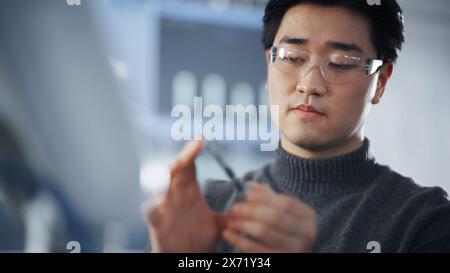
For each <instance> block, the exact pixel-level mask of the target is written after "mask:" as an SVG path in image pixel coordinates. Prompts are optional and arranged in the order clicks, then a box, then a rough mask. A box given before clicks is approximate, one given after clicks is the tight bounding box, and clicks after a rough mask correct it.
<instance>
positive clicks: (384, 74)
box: [372, 63, 394, 104]
mask: <svg viewBox="0 0 450 273" xmlns="http://www.w3.org/2000/svg"><path fill="white" fill-rule="evenodd" d="M393 71H394V65H393V64H392V63H388V64H386V65H385V66H383V67H382V68H381V70H380V74H379V75H378V82H377V90H376V92H375V96H374V97H373V99H372V104H378V103H380V101H381V98H382V97H383V94H384V90H385V89H386V85H387V82H388V81H389V79H390V78H391V76H392V72H393Z"/></svg>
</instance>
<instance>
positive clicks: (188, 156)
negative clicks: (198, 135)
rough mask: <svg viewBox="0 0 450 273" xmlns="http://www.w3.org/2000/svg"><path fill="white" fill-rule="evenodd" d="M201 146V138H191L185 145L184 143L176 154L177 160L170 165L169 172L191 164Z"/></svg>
mask: <svg viewBox="0 0 450 273" xmlns="http://www.w3.org/2000/svg"><path fill="white" fill-rule="evenodd" d="M203 146H204V144H203V140H191V141H189V142H188V143H187V144H186V145H184V147H183V149H182V150H181V152H180V154H179V155H178V158H177V160H176V161H175V163H174V164H172V166H171V167H170V173H171V174H174V173H177V172H179V171H182V170H183V169H185V168H187V167H189V166H190V165H191V164H193V163H194V160H195V158H196V157H197V156H198V155H199V154H200V152H201V151H202V149H203Z"/></svg>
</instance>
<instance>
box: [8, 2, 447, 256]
mask: <svg viewBox="0 0 450 273" xmlns="http://www.w3.org/2000/svg"><path fill="white" fill-rule="evenodd" d="M0 2H1V7H0V252H11V251H13V252H23V251H31V252H49V251H54V252H79V251H81V252H125V251H126V252H144V251H146V249H148V242H147V238H148V236H147V231H146V226H145V223H144V222H143V220H142V217H141V215H140V204H141V203H142V202H143V200H146V199H148V198H152V196H154V195H155V193H157V192H160V191H162V190H164V188H165V187H166V186H167V182H168V166H169V164H170V163H171V162H172V161H173V160H174V159H175V157H176V154H177V153H178V151H179V150H180V149H181V147H182V144H183V143H184V142H183V141H175V140H173V138H172V137H171V126H172V124H173V123H174V121H175V120H176V119H175V118H173V117H171V110H172V107H173V106H174V105H177V104H185V105H189V106H190V107H191V108H192V107H193V97H194V96H202V98H203V104H204V106H205V105H208V104H216V105H220V106H225V105H227V104H243V105H252V104H253V105H264V104H266V102H267V97H266V94H265V91H264V82H265V77H266V71H265V58H264V53H263V50H262V46H261V43H260V40H261V27H262V23H261V19H262V15H263V9H264V6H265V3H266V1H265V0H261V1H257V0H209V1H207V0H184V1H181V0H179V1H175V0H164V1H162V0H161V1H157V0H80V2H79V4H80V5H77V0H68V1H66V0H40V1H30V0H0ZM399 2H400V4H401V6H402V7H403V9H404V15H405V20H406V21H405V23H406V44H405V47H404V50H403V51H402V52H401V54H400V58H399V61H398V64H397V66H396V68H395V73H394V77H393V80H392V81H391V82H390V83H389V86H388V89H387V91H386V94H385V96H384V100H383V102H382V103H381V104H380V105H378V106H376V107H374V109H373V112H372V114H371V116H370V118H369V122H368V125H367V129H366V134H367V136H368V137H369V139H370V140H371V143H372V148H373V150H374V152H375V155H376V157H377V160H378V161H379V162H380V163H382V164H387V165H390V166H391V167H392V168H393V169H395V170H396V171H398V172H400V173H402V174H403V175H406V176H410V177H413V178H414V180H415V181H416V182H417V183H419V184H421V185H424V186H435V185H437V186H441V187H443V188H444V189H445V190H447V191H450V172H449V170H448V167H449V162H450V141H449V139H450V123H449V122H448V121H447V120H448V118H449V117H450V107H448V103H449V102H450V92H449V90H448V86H447V82H446V79H448V78H447V77H448V76H449V75H450V53H449V52H450V2H449V1H447V0H431V1H420V0H400V1H399ZM252 122H253V123H254V122H256V119H255V118H253V119H252V118H249V123H252ZM238 130H239V129H238ZM241 130H242V128H241ZM243 130H245V128H244V129H243ZM260 143H261V141H260V140H259V139H258V140H256V141H250V140H247V141H221V142H220V144H221V146H222V148H223V151H224V155H225V158H227V159H229V160H228V161H229V163H230V165H231V167H232V168H233V169H234V170H235V171H236V173H237V174H239V175H242V174H244V173H245V172H246V171H248V170H252V169H255V168H257V167H260V166H262V165H264V164H265V163H266V162H269V161H270V160H271V159H272V158H273V153H272V152H261V151H260ZM231 159H232V160H231ZM197 172H198V178H199V182H200V183H203V181H204V180H205V179H206V178H218V179H221V178H225V174H224V173H223V171H222V170H221V169H220V168H219V167H218V166H217V164H216V163H215V162H214V161H213V160H211V157H210V156H208V155H207V154H202V155H201V156H200V158H199V159H198V160H197Z"/></svg>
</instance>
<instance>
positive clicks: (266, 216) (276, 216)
mask: <svg viewBox="0 0 450 273" xmlns="http://www.w3.org/2000/svg"><path fill="white" fill-rule="evenodd" d="M229 218H230V221H231V220H236V221H237V220H254V221H259V222H261V223H263V224H265V225H268V226H270V227H272V228H273V229H276V230H278V231H280V232H282V233H287V234H288V235H295V234H298V224H299V222H301V221H302V219H304V218H301V217H297V216H296V215H295V216H291V215H286V214H280V213H279V212H278V211H277V210H275V209H273V208H272V207H269V206H262V205H259V204H252V203H241V204H235V205H234V206H233V207H232V208H231V210H230V215H229Z"/></svg>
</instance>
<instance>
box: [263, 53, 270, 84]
mask: <svg viewBox="0 0 450 273" xmlns="http://www.w3.org/2000/svg"><path fill="white" fill-rule="evenodd" d="M265 53H266V65H267V66H266V67H267V78H269V65H270V49H266V52H265ZM264 89H266V92H269V84H268V82H267V80H266V83H265V85H264Z"/></svg>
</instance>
